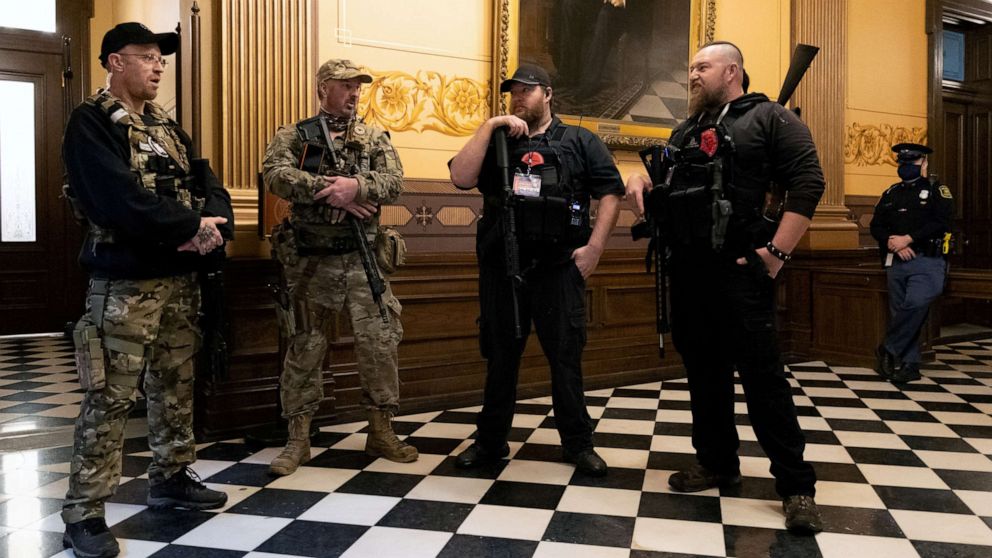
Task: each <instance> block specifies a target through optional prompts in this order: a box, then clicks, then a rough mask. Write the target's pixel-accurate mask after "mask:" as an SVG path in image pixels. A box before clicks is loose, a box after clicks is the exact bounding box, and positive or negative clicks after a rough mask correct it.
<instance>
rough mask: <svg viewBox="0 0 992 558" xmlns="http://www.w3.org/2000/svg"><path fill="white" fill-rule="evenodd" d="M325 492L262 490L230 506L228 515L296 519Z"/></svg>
mask: <svg viewBox="0 0 992 558" xmlns="http://www.w3.org/2000/svg"><path fill="white" fill-rule="evenodd" d="M326 496H327V493H326V492H311V491H308V490H283V489H278V488H264V489H262V490H259V491H258V492H256V493H254V494H252V495H251V496H249V497H248V498H245V499H244V500H242V501H241V502H238V503H237V504H235V505H234V506H231V508H230V509H228V510H227V511H228V512H230V513H243V514H248V515H264V516H269V517H284V518H297V517H299V516H300V514H302V513H303V512H305V511H307V510H308V509H310V508H311V507H312V506H313V505H314V504H316V503H317V502H319V501H321V500H322V499H324V497H326Z"/></svg>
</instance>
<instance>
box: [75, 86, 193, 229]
mask: <svg viewBox="0 0 992 558" xmlns="http://www.w3.org/2000/svg"><path fill="white" fill-rule="evenodd" d="M83 102H84V103H86V104H88V105H91V106H95V107H97V108H99V109H100V111H101V112H103V113H104V114H106V115H107V117H108V118H110V121H111V122H113V123H114V124H116V125H118V126H123V127H125V128H126V129H127V136H128V144H129V146H130V148H131V159H130V161H129V164H130V167H131V170H132V171H133V172H134V173H135V174H136V175H137V176H138V178H139V180H140V181H141V185H142V186H144V187H145V188H146V189H148V190H149V191H151V192H155V193H156V194H158V195H162V196H167V197H171V198H174V199H176V200H177V201H179V202H180V203H182V204H183V205H184V206H185V207H187V208H188V209H193V210H195V211H200V210H201V209H203V205H204V201H205V200H204V198H202V197H198V196H196V195H194V193H193V192H191V191H190V183H191V181H190V180H189V172H190V163H189V155H188V154H187V153H186V146H185V145H184V144H183V142H182V140H181V138H180V134H181V133H183V132H182V131H181V130H180V129H179V125H178V124H176V122H175V121H174V120H172V119H171V118H169V115H168V114H166V113H165V111H163V110H162V109H161V108H160V107H159V106H158V105H156V104H154V103H151V102H146V103H145V115H146V116H147V117H148V118H145V119H143V118H142V117H141V116H140V115H137V114H134V113H133V112H131V111H129V110H128V109H126V108H125V107H124V105H123V103H121V101H120V100H119V99H117V98H116V97H114V96H113V95H111V94H110V92H109V91H107V90H101V91H99V92H97V93H96V94H94V95H91V96H90V97H88V98H87V99H86V100H85V101H83ZM146 120H147V122H146ZM90 227H91V229H90V230H91V234H93V235H94V236H95V240H96V242H113V238H114V233H113V231H110V230H107V229H101V228H100V227H98V226H96V225H94V224H93V223H92V222H91V223H90Z"/></svg>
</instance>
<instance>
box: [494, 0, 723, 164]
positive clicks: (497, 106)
mask: <svg viewBox="0 0 992 558" xmlns="http://www.w3.org/2000/svg"><path fill="white" fill-rule="evenodd" d="M493 9H494V12H493V26H494V30H493V66H492V88H491V89H490V91H491V99H490V107H492V109H491V110H492V114H493V115H494V116H495V115H497V114H505V113H506V96H505V95H504V94H501V93H500V92H499V84H500V83H501V82H502V81H503V80H504V79H506V78H507V76H508V75H509V70H510V69H511V68H516V66H517V62H518V59H519V58H518V50H519V45H520V40H519V39H520V38H519V30H520V25H519V14H520V0H495V1H494V7H493ZM715 29H716V0H691V8H690V21H689V29H687V30H686V32H687V33H688V34H689V52H690V53H692V52H695V51H696V50H697V49H698V48H699V47H700V46H701V45H703V44H706V43H707V42H709V41H712V40H713V35H714V32H715ZM559 116H560V117H561V119H562V121H564V122H565V123H568V124H573V125H581V126H582V127H583V128H587V129H589V130H591V131H592V132H594V133H595V134H597V135H598V136H599V137H600V138H602V139H603V141H604V142H605V143H606V144H607V145H608V146H610V147H612V148H619V149H642V148H644V147H647V146H650V145H654V144H657V143H659V142H662V141H664V140H666V139H668V137H669V136H670V135H671V132H672V129H671V128H668V127H664V126H662V125H658V124H645V123H636V122H628V121H623V120H608V119H600V118H591V117H579V116H573V115H559Z"/></svg>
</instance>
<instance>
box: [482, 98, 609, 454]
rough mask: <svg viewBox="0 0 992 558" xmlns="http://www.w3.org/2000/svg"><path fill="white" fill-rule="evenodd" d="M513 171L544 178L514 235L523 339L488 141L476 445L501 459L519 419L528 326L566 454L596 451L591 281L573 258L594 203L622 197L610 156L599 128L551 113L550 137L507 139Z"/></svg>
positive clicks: (521, 206) (521, 203)
mask: <svg viewBox="0 0 992 558" xmlns="http://www.w3.org/2000/svg"><path fill="white" fill-rule="evenodd" d="M507 143H508V152H509V159H510V164H511V166H512V169H511V171H510V172H511V176H517V177H518V178H517V180H519V176H521V175H522V176H528V175H529V176H539V177H541V183H540V196H536V197H530V198H525V199H522V200H521V199H519V198H518V205H517V206H516V208H515V211H516V214H515V215H516V227H517V231H516V232H517V238H518V244H519V250H520V267H521V271H522V276H523V283H522V285H521V286H520V287H519V288H518V289H517V300H518V310H519V323H520V328H521V336H520V338H519V339H517V338H516V332H515V324H514V322H515V320H514V310H513V307H512V306H513V305H512V304H511V303H510V301H511V300H513V294H512V288H513V287H512V284H511V280H510V279H509V278H508V277H507V272H506V266H505V257H504V236H503V233H504V229H503V227H502V225H501V220H502V216H503V213H504V208H503V197H504V193H503V183H502V178H501V176H500V170H499V169H498V167H497V166H496V154H495V147H494V143H493V142H490V145H489V148H488V150H487V152H486V155H485V158H484V159H483V162H482V167H481V170H480V173H479V181H478V189H479V192H480V193H481V194H482V195H483V197H484V198H483V199H484V204H483V212H482V218H481V219H480V220H479V223H478V229H477V236H476V251H477V255H478V260H479V300H480V306H481V316H480V318H479V326H480V331H479V344H480V349H481V351H482V356H483V357H484V358H486V360H487V366H486V385H485V393H484V400H483V407H482V411H481V412H480V413H479V415H478V417H477V422H476V423H477V426H478V429H479V434H478V439H477V443H478V444H479V445H480V446H481V447H482V448H483V449H484V450H486V451H487V452H488V453H489V454H490V455H499V453H500V449H501V448H502V447H503V446H504V445H505V444H506V439H507V435H508V434H509V431H510V426H511V424H512V422H513V409H514V404H515V401H516V388H517V379H518V374H519V370H520V357H521V355H522V353H523V350H524V348H525V346H526V344H527V337H528V336H529V334H530V328H531V322H532V321H533V324H534V328H535V330H536V332H537V336H538V339H539V340H540V342H541V347H542V348H543V349H544V354H545V356H546V357H547V359H548V364H549V365H550V368H551V395H552V405H553V407H554V411H555V425H556V426H557V428H558V432H559V434H560V435H561V442H562V446H563V448H564V450H565V451H566V454H571V455H575V454H578V453H579V452H582V451H583V450H586V449H590V448H592V427H591V421H590V418H589V414H588V412H587V411H586V407H585V396H584V392H583V388H582V350H583V348H584V346H585V342H586V313H585V291H586V287H585V279H583V277H582V274H581V273H580V272H579V269H578V268H577V267H576V265H575V263H574V261H573V260H572V259H571V254H572V252H573V251H574V250H575V249H577V248H580V247H582V246H584V245H586V243H587V242H588V240H589V237H590V234H591V227H590V219H589V204H590V200H592V199H599V198H601V197H603V196H606V195H618V196H619V195H623V183H622V181H621V178H620V174H619V172H618V171H617V169H616V166H615V165H614V163H613V157H612V156H611V154H610V152H609V150H608V149H607V148H606V146H605V145H604V144H603V142H602V141H601V140H600V139H599V138H598V137H596V136H595V135H594V134H593V133H592V132H590V131H588V130H586V129H584V128H580V127H576V126H569V125H566V124H564V123H562V121H561V120H560V119H559V118H558V117H557V116H553V118H552V120H551V123H550V125H549V126H548V129H547V131H546V132H545V133H543V134H540V135H538V136H535V137H521V138H516V139H514V138H508V140H507Z"/></svg>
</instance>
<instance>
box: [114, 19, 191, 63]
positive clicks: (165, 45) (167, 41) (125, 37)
mask: <svg viewBox="0 0 992 558" xmlns="http://www.w3.org/2000/svg"><path fill="white" fill-rule="evenodd" d="M153 43H154V44H157V45H158V48H159V50H161V51H162V56H168V55H169V54H172V53H174V52H176V49H177V48H179V35H177V34H176V33H152V30H151V29H149V28H147V27H145V26H144V24H141V23H138V22H136V21H129V22H127V23H119V24H117V26H115V27H114V28H113V29H111V30H110V31H107V34H106V35H104V36H103V44H102V45H100V64H102V65H103V66H106V65H107V56H110V55H111V54H113V53H115V52H117V51H119V50H120V49H122V48H124V47H126V46H127V45H150V44H153Z"/></svg>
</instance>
